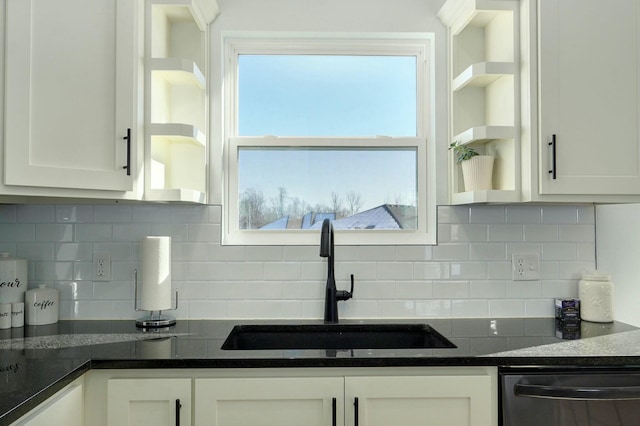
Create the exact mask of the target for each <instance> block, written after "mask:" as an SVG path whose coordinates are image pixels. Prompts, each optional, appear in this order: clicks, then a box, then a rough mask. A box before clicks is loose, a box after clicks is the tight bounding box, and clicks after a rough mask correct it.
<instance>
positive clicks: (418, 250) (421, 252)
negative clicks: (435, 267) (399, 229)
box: [396, 246, 433, 262]
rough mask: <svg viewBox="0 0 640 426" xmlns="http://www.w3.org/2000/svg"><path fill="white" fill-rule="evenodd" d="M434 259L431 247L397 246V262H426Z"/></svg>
mask: <svg viewBox="0 0 640 426" xmlns="http://www.w3.org/2000/svg"><path fill="white" fill-rule="evenodd" d="M432 259H433V247H431V246H397V247H396V260H399V261H408V262H424V261H427V260H432Z"/></svg>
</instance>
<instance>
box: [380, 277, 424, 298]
mask: <svg viewBox="0 0 640 426" xmlns="http://www.w3.org/2000/svg"><path fill="white" fill-rule="evenodd" d="M385 296H386V295H385ZM395 297H397V298H398V299H411V298H413V299H431V298H432V297H433V283H431V282H428V281H398V282H396V284H395Z"/></svg>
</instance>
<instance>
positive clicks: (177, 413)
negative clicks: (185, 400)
mask: <svg viewBox="0 0 640 426" xmlns="http://www.w3.org/2000/svg"><path fill="white" fill-rule="evenodd" d="M181 408H182V404H180V400H179V399H176V426H180V409H181Z"/></svg>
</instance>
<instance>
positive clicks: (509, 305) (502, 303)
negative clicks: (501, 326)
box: [489, 299, 524, 318]
mask: <svg viewBox="0 0 640 426" xmlns="http://www.w3.org/2000/svg"><path fill="white" fill-rule="evenodd" d="M489 315H490V316H492V317H497V318H507V317H523V316H524V300H520V299H502V300H491V301H490V302H489Z"/></svg>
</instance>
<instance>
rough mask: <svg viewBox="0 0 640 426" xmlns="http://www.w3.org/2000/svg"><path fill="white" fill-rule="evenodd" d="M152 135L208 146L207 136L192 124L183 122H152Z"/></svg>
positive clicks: (150, 132) (172, 140)
mask: <svg viewBox="0 0 640 426" xmlns="http://www.w3.org/2000/svg"><path fill="white" fill-rule="evenodd" d="M149 134H150V135H151V137H152V138H153V137H163V138H167V139H169V140H170V141H171V142H181V143H193V144H196V145H201V146H206V144H207V136H206V135H205V134H204V132H202V131H201V130H200V129H198V128H197V127H196V126H193V125H191V124H182V123H152V124H150V125H149Z"/></svg>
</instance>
